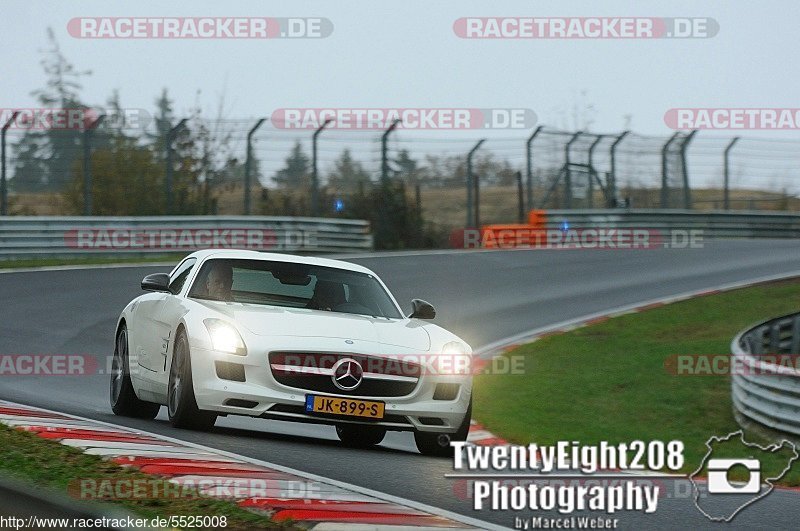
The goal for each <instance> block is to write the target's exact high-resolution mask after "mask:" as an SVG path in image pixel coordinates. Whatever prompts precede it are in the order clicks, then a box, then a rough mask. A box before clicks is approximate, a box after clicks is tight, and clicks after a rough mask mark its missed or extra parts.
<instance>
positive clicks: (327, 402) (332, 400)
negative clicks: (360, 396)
mask: <svg viewBox="0 0 800 531" xmlns="http://www.w3.org/2000/svg"><path fill="white" fill-rule="evenodd" d="M385 406H386V404H384V403H383V402H372V401H370V400H355V399H351V398H337V397H333V396H317V395H306V411H307V412H308V413H324V414H327V415H342V416H346V417H366V418H370V419H382V418H383V412H384V409H385Z"/></svg>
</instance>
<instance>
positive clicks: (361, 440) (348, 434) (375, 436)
mask: <svg viewBox="0 0 800 531" xmlns="http://www.w3.org/2000/svg"><path fill="white" fill-rule="evenodd" d="M336 435H337V436H338V437H339V440H340V441H342V443H344V444H345V445H346V446H351V447H353V448H369V447H370V446H375V445H378V444H380V443H381V441H382V440H383V438H384V437H385V436H386V428H382V427H380V426H359V425H355V424H340V425H338V426H336Z"/></svg>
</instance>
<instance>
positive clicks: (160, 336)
mask: <svg viewBox="0 0 800 531" xmlns="http://www.w3.org/2000/svg"><path fill="white" fill-rule="evenodd" d="M196 263H197V259H196V258H187V259H186V260H184V261H183V262H182V263H181V264H180V265H179V266H178V267H177V268H175V270H174V271H173V272H172V274H171V275H170V285H169V288H170V292H169V293H150V294H148V295H145V296H144V297H143V298H142V299H141V300H140V302H139V306H138V308H137V309H136V314H137V322H138V326H139V344H138V352H137V354H138V361H139V365H141V366H142V368H143V369H145V372H144V375H146V377H147V379H149V380H155V381H161V380H162V378H161V377H160V375H161V374H163V373H164V371H165V370H166V359H167V353H168V352H169V349H170V348H171V346H172V342H173V340H174V339H175V338H174V337H172V334H173V330H174V329H175V326H176V324H177V321H176V317H175V316H176V312H177V310H178V309H179V308H181V307H182V305H181V302H180V301H181V299H180V293H181V290H182V289H183V285H184V284H185V282H186V279H187V278H188V276H189V274H190V273H191V272H192V270H193V268H194V265H195V264H196ZM178 318H179V317H178Z"/></svg>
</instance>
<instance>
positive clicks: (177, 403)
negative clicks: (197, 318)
mask: <svg viewBox="0 0 800 531" xmlns="http://www.w3.org/2000/svg"><path fill="white" fill-rule="evenodd" d="M167 412H168V413H169V422H170V424H172V425H173V426H174V427H176V428H184V429H188V430H198V431H208V430H210V429H211V428H213V427H214V423H215V422H216V421H217V414H216V413H212V412H210V411H201V410H200V409H199V408H198V407H197V401H196V400H195V397H194V385H193V384H192V357H191V355H190V353H189V340H188V339H187V338H186V333H185V332H184V331H183V330H181V331H180V332H178V335H177V337H176V338H175V347H174V348H173V352H172V363H171V364H170V366H169V383H168V387H167Z"/></svg>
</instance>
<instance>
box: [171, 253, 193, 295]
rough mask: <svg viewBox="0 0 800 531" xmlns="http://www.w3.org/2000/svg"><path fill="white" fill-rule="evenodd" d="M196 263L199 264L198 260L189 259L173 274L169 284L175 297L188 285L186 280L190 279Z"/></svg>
mask: <svg viewBox="0 0 800 531" xmlns="http://www.w3.org/2000/svg"><path fill="white" fill-rule="evenodd" d="M195 263H197V259H196V258H189V259H187V260H186V261H184V262H183V263H182V264H181V265H179V266H178V268H177V269H176V270H175V272H174V273H173V274H172V277H171V278H170V282H169V291H170V292H171V293H172V294H173V295H177V294H178V293H180V292H181V290H182V289H183V285H184V284H186V279H187V278H188V277H189V273H191V272H192V268H194V265H195Z"/></svg>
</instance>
